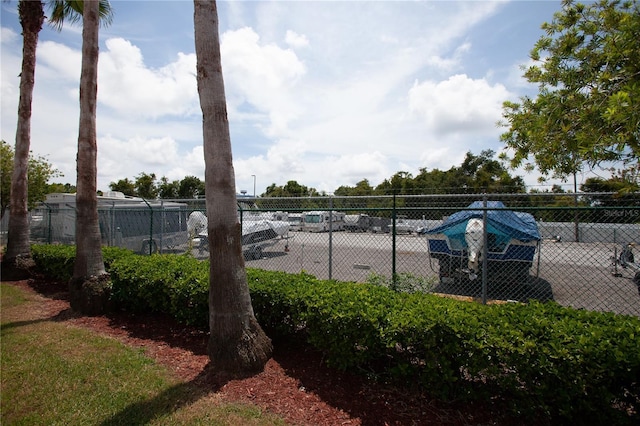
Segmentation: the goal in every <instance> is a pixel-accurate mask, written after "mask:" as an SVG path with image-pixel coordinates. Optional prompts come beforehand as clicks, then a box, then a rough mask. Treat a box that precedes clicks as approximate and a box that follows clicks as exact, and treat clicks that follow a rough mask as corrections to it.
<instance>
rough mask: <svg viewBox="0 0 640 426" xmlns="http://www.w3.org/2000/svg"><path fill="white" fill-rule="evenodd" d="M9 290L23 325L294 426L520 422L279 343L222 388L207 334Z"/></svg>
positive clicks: (48, 291)
mask: <svg viewBox="0 0 640 426" xmlns="http://www.w3.org/2000/svg"><path fill="white" fill-rule="evenodd" d="M7 284H10V285H14V286H18V287H20V288H23V289H25V290H27V291H28V292H29V294H30V299H31V301H30V302H29V303H27V304H26V305H25V309H24V311H23V313H22V315H24V317H25V318H24V319H49V320H51V321H60V322H65V323H67V324H69V325H73V326H77V327H83V328H87V329H90V330H93V331H95V332H96V333H98V334H101V335H104V336H110V337H113V338H116V339H118V340H119V341H121V342H123V343H124V344H126V345H129V346H132V347H136V348H142V349H143V350H144V352H145V353H146V354H147V355H148V356H149V357H151V358H153V359H155V360H156V362H158V363H159V364H162V365H163V366H165V367H166V368H168V369H169V370H170V371H171V372H172V373H173V374H174V375H175V376H177V377H178V378H180V379H181V380H183V381H184V382H191V383H192V384H194V385H195V386H197V387H198V388H199V389H201V390H202V392H203V395H206V394H207V393H210V392H216V393H218V394H219V395H220V396H221V397H222V399H223V400H226V401H234V402H246V403H251V404H255V405H257V406H259V407H261V408H262V409H264V410H267V411H269V412H272V413H275V414H277V415H279V416H282V417H283V418H284V419H285V420H286V422H287V423H288V424H292V425H313V426H334V425H381V426H382V425H389V426H390V425H492V424H500V425H509V424H521V421H520V422H517V421H512V420H510V419H509V418H507V417H506V416H504V415H502V414H501V413H500V412H499V410H497V409H490V408H487V407H484V406H469V405H462V404H455V403H445V402H442V401H438V400H435V399H433V398H430V397H429V396H428V395H425V394H418V393H412V392H409V391H407V390H405V389H400V388H396V387H391V386H385V385H381V384H375V383H372V382H370V381H367V380H366V379H364V378H363V377H361V376H357V375H353V374H349V373H344V372H339V371H336V370H332V369H330V368H328V367H326V366H325V365H324V362H323V357H322V354H321V353H319V352H317V351H315V350H313V349H312V348H310V347H308V346H306V345H304V344H300V343H292V342H274V355H273V358H272V359H271V360H270V361H269V362H268V363H267V365H266V367H265V369H264V371H263V372H262V373H260V374H257V375H255V376H253V377H250V378H247V379H244V380H232V381H227V382H220V381H219V380H218V379H216V378H215V375H213V374H211V372H210V371H209V370H208V369H207V364H208V356H207V353H206V343H207V338H208V336H207V333H206V332H203V331H200V330H196V329H193V328H190V327H185V326H182V325H179V324H176V323H175V322H174V321H173V320H171V319H170V318H167V317H163V316H158V315H153V316H151V315H146V316H140V315H136V316H133V315H130V314H127V313H115V314H110V315H108V316H96V317H87V316H82V315H79V314H77V313H76V312H74V311H72V310H71V309H70V307H69V302H68V292H67V285H66V284H64V283H58V282H51V281H49V280H46V279H44V278H39V279H31V280H25V281H12V282H8V283H7Z"/></svg>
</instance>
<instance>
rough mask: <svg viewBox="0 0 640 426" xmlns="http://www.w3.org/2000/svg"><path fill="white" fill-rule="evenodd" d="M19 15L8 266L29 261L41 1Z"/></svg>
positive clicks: (22, 5) (22, 7)
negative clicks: (19, 56) (30, 166)
mask: <svg viewBox="0 0 640 426" xmlns="http://www.w3.org/2000/svg"><path fill="white" fill-rule="evenodd" d="M18 13H19V15H20V23H21V25H22V37H23V42H22V70H21V74H20V101H19V103H18V125H17V130H16V145H15V155H14V160H13V161H14V163H13V174H12V176H11V195H10V202H9V204H10V210H9V235H8V242H7V253H6V255H5V259H4V260H5V261H6V262H7V264H11V263H15V262H16V259H18V258H20V257H25V258H29V257H30V256H31V247H30V245H29V216H28V210H27V201H28V200H27V198H28V195H27V194H28V186H27V185H28V183H27V170H28V163H29V147H30V144H31V104H32V99H33V88H34V85H35V71H36V47H37V45H38V36H39V33H40V30H41V29H42V24H43V23H44V6H43V4H42V2H41V1H28V0H21V1H20V2H19V4H18ZM3 263H4V262H3Z"/></svg>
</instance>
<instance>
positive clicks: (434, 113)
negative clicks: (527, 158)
mask: <svg viewBox="0 0 640 426" xmlns="http://www.w3.org/2000/svg"><path fill="white" fill-rule="evenodd" d="M510 96H511V94H510V93H509V91H508V90H507V89H506V88H505V87H504V86H503V85H502V84H495V85H493V86H491V85H490V84H489V83H487V81H486V80H484V79H480V80H474V79H471V78H469V77H467V76H466V75H464V74H458V75H454V76H451V77H450V78H448V79H447V80H445V81H440V82H434V81H425V82H422V83H418V82H416V83H415V84H414V85H413V87H412V88H411V90H410V91H409V108H410V110H411V111H412V112H415V113H417V114H419V115H420V116H422V118H423V119H424V121H425V123H426V125H427V126H428V127H429V128H431V129H433V130H434V131H435V133H436V134H439V135H446V134H459V133H472V132H473V133H476V134H478V133H480V134H485V135H486V134H493V133H495V132H496V130H495V123H496V122H497V121H498V120H499V119H500V117H501V113H502V102H503V101H504V100H506V99H508V98H509V97H510Z"/></svg>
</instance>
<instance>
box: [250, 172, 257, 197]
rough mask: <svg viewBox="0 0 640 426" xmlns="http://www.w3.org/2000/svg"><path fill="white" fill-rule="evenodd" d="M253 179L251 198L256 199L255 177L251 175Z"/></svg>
mask: <svg viewBox="0 0 640 426" xmlns="http://www.w3.org/2000/svg"><path fill="white" fill-rule="evenodd" d="M251 176H252V177H253V198H256V175H251Z"/></svg>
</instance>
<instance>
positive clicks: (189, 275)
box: [32, 245, 640, 424]
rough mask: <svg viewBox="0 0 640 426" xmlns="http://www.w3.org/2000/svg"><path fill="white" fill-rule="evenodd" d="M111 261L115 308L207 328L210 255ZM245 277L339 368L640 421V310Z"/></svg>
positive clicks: (67, 254) (429, 388)
mask: <svg viewBox="0 0 640 426" xmlns="http://www.w3.org/2000/svg"><path fill="white" fill-rule="evenodd" d="M32 252H33V258H34V259H35V261H36V264H37V266H38V268H39V269H40V270H41V271H42V272H43V273H44V274H46V275H48V276H51V277H54V278H56V279H61V280H68V279H69V278H70V277H71V272H72V267H73V258H74V254H75V253H74V249H73V248H72V247H64V246H45V245H42V246H34V247H33V250H32ZM104 258H105V264H106V265H107V270H108V272H109V273H110V275H111V282H112V298H113V302H114V306H117V307H119V308H120V309H126V310H130V311H137V312H160V313H165V314H169V315H171V316H173V317H175V318H176V319H177V320H178V321H181V322H183V323H185V324H190V325H194V326H197V327H201V328H203V329H206V328H207V327H208V315H207V313H208V291H209V280H208V274H209V264H208V262H206V261H199V260H197V259H194V258H192V257H189V256H186V255H179V256H178V255H152V256H139V255H135V254H133V253H131V252H128V251H126V250H122V249H114V248H105V251H104ZM247 274H248V280H249V287H250V290H251V297H252V303H253V308H254V311H255V314H256V317H257V319H258V321H259V322H260V324H261V326H262V327H263V328H264V329H265V331H266V332H267V333H268V334H269V335H270V336H271V337H272V338H274V339H281V338H284V339H291V338H304V339H306V341H307V342H308V343H310V344H312V345H313V346H315V347H316V348H318V349H320V350H322V351H323V352H324V353H325V354H326V360H327V362H328V363H329V364H330V365H332V366H333V367H335V368H338V369H341V370H351V371H360V372H362V373H364V374H367V375H369V376H370V377H373V378H375V379H377V380H382V381H386V382H390V383H400V384H403V385H405V386H409V387H412V388H415V389H417V390H422V391H426V392H429V393H430V394H431V395H434V396H437V397H440V398H443V399H447V400H468V401H486V402H487V403H489V402H491V401H493V402H495V401H499V402H500V403H501V404H506V405H508V406H509V407H510V408H511V409H512V411H513V413H515V414H517V415H520V416H522V417H523V418H536V419H539V420H542V419H547V420H548V421H554V420H560V421H572V422H577V423H591V422H596V423H604V422H612V423H614V424H617V423H619V424H625V423H633V422H637V421H638V420H639V419H640V416H639V414H638V412H637V411H638V409H640V340H639V339H638V336H639V335H640V319H638V318H637V317H633V316H623V315H616V314H611V313H603V312H590V311H585V310H576V309H571V308H566V307H562V306H560V305H558V304H556V303H554V302H547V303H539V302H531V303H529V304H518V303H508V304H496V305H481V304H477V303H470V302H462V301H458V300H453V299H448V298H443V297H439V296H436V295H432V294H426V293H421V292H413V293H402V292H397V291H393V290H391V289H389V288H387V287H385V286H381V285H375V284H361V283H346V282H336V281H324V280H318V279H316V278H315V277H313V276H311V275H308V274H305V273H300V274H288V273H284V272H273V271H262V270H255V269H248V270H247ZM531 416H535V417H531Z"/></svg>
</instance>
